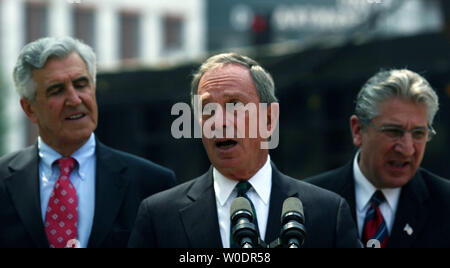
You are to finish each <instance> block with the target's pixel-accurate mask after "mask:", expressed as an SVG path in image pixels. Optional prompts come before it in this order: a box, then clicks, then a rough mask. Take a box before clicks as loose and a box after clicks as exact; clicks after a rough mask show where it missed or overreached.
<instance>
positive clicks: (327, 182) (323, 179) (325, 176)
mask: <svg viewBox="0 0 450 268" xmlns="http://www.w3.org/2000/svg"><path fill="white" fill-rule="evenodd" d="M352 170H353V169H352V167H351V165H350V166H349V164H347V165H345V166H342V167H339V168H336V169H333V170H329V171H325V172H323V173H320V174H318V175H314V176H312V177H308V178H306V179H304V180H303V181H305V182H308V183H311V184H314V185H317V186H319V187H324V188H333V187H332V186H334V185H335V184H336V183H338V182H339V178H342V179H344V178H345V177H346V176H347V175H348V174H347V173H349V172H352Z"/></svg>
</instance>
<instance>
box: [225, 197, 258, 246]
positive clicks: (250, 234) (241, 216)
mask: <svg viewBox="0 0 450 268" xmlns="http://www.w3.org/2000/svg"><path fill="white" fill-rule="evenodd" d="M230 215H231V217H230V219H231V226H232V228H231V233H232V237H233V240H234V242H235V243H236V244H238V245H239V247H241V248H254V247H255V246H257V245H258V232H257V231H256V226H255V224H254V223H253V218H254V216H253V213H252V207H251V205H250V202H249V201H248V200H247V198H245V197H238V198H236V199H234V200H233V202H231V207H230Z"/></svg>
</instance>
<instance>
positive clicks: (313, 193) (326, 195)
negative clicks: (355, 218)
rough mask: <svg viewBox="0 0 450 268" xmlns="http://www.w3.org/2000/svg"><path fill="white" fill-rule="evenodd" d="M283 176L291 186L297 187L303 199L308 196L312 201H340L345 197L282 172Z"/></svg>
mask: <svg viewBox="0 0 450 268" xmlns="http://www.w3.org/2000/svg"><path fill="white" fill-rule="evenodd" d="M282 176H284V178H285V181H286V182H288V183H289V184H290V185H289V187H290V188H295V189H296V191H297V192H298V194H299V198H300V199H301V200H302V199H305V198H306V199H308V200H309V201H312V202H325V203H328V202H337V203H340V202H341V200H342V199H343V198H342V197H341V196H340V195H338V194H336V193H334V192H332V191H330V190H327V189H325V188H322V187H320V186H317V185H315V184H312V183H310V182H308V181H305V180H299V179H295V178H292V177H289V176H287V175H284V174H282ZM303 201H304V200H302V202H303Z"/></svg>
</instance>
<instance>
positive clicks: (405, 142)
mask: <svg viewBox="0 0 450 268" xmlns="http://www.w3.org/2000/svg"><path fill="white" fill-rule="evenodd" d="M395 150H396V151H397V152H399V153H402V154H403V155H405V156H411V155H413V154H414V153H415V151H416V148H415V143H414V139H413V137H412V134H411V133H410V132H406V133H405V135H403V137H401V138H400V139H399V140H398V141H397V144H396V146H395Z"/></svg>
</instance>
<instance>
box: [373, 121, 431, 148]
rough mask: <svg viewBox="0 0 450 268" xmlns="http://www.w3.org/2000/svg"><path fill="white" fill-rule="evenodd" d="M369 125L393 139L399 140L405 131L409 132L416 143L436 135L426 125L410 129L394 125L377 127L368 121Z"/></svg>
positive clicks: (428, 139) (426, 140)
mask: <svg viewBox="0 0 450 268" xmlns="http://www.w3.org/2000/svg"><path fill="white" fill-rule="evenodd" d="M369 126H370V127H372V128H373V129H375V130H376V131H378V132H380V133H383V134H384V135H386V136H387V137H389V138H390V139H392V140H393V141H398V140H400V139H401V138H402V137H403V136H404V135H405V133H407V132H409V133H411V137H412V138H413V140H414V141H415V142H418V143H422V142H428V141H430V140H431V139H432V138H433V137H434V136H435V135H436V131H435V130H434V129H433V127H431V126H428V127H427V128H423V127H418V128H414V129H410V130H406V129H403V128H401V127H396V126H381V127H377V126H375V125H374V124H373V123H372V122H370V123H369Z"/></svg>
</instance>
